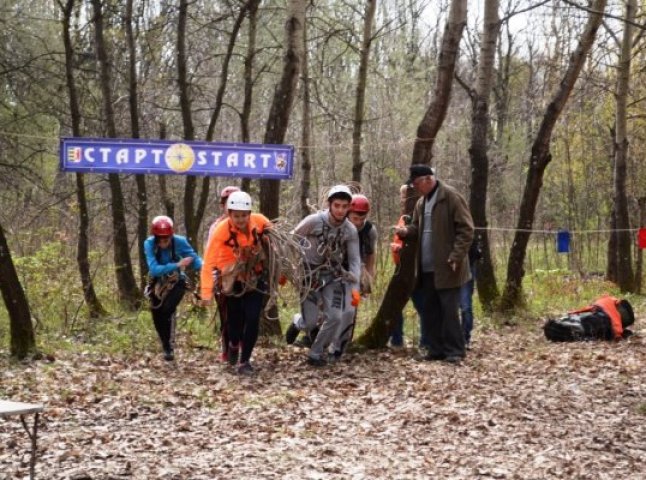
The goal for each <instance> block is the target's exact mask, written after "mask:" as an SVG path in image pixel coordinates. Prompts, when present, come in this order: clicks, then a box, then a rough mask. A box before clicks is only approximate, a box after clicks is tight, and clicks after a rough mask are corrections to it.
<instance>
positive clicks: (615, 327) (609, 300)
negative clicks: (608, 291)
mask: <svg viewBox="0 0 646 480" xmlns="http://www.w3.org/2000/svg"><path fill="white" fill-rule="evenodd" d="M619 302H620V300H619V299H618V298H615V297H611V296H610V295H604V296H603V297H601V298H600V299H599V300H597V301H596V302H594V303H593V304H592V305H588V306H587V307H584V308H582V309H580V310H576V311H574V312H570V313H583V312H592V311H594V310H596V309H601V310H603V312H604V313H605V314H606V315H608V317H609V318H610V326H611V327H612V334H613V336H614V337H615V340H621V338H622V334H623V333H624V326H623V324H622V323H621V314H620V313H619V310H618V309H617V304H618V303H619Z"/></svg>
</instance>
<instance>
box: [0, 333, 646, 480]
mask: <svg viewBox="0 0 646 480" xmlns="http://www.w3.org/2000/svg"><path fill="white" fill-rule="evenodd" d="M641 323H642V322H638V324H641ZM644 333H646V332H640V331H637V335H635V336H634V337H632V338H631V339H629V340H628V341H625V342H620V343H606V342H589V343H569V344H553V343H550V342H547V341H546V340H545V339H544V338H543V337H542V335H541V332H540V330H538V331H536V332H533V333H527V332H526V331H521V329H518V328H517V329H509V330H507V331H503V332H501V333H496V332H483V333H480V334H479V335H478V336H477V338H476V339H475V341H474V346H473V349H472V350H471V351H470V352H469V356H468V358H467V360H466V361H465V363H464V364H462V365H461V366H454V365H449V364H446V363H443V362H424V361H420V360H419V359H417V358H416V352H415V351H414V350H413V349H404V350H382V351H375V352H367V353H355V354H349V355H347V357H346V358H345V359H344V360H343V361H342V362H341V363H339V364H335V365H332V366H329V367H325V368H318V369H315V368H312V367H309V366H306V365H305V364H304V362H303V360H304V355H305V351H304V350H302V349H298V348H296V347H287V346H283V347H275V346H269V345H262V344H261V345H259V347H257V349H256V351H255V352H254V358H253V360H255V366H256V369H257V370H256V374H255V375H253V376H250V377H239V376H237V375H235V374H234V373H232V371H230V370H229V368H228V367H226V366H225V365H223V364H222V363H220V362H219V361H218V360H217V354H216V352H212V351H205V350H199V349H193V350H186V349H183V348H182V342H181V341H180V343H179V347H178V352H177V353H178V355H177V361H176V362H174V363H166V362H164V361H163V360H162V359H161V356H160V355H159V354H158V353H154V354H153V353H152V352H142V353H141V355H140V356H138V357H133V358H124V357H100V356H98V355H96V354H85V355H83V354H74V355H72V354H65V355H66V356H61V357H58V358H56V359H50V361H46V360H41V361H35V362H32V363H30V364H26V365H23V364H16V363H10V362H9V361H8V360H7V358H6V357H4V358H3V359H2V360H0V365H1V373H0V378H1V380H2V382H1V384H0V397H2V398H5V399H11V400H14V401H24V402H42V403H43V404H44V405H45V411H44V413H43V415H42V417H41V422H40V425H41V428H40V431H39V438H38V462H37V465H36V474H37V477H38V478H42V479H74V480H81V479H88V480H89V479H104V480H107V479H153V478H154V479H219V478H223V479H226V478H232V477H234V476H235V478H240V479H249V478H280V479H283V478H287V479H347V478H352V479H362V478H366V479H371V478H398V479H399V478H404V479H405V478H410V479H417V478H441V479H468V478H493V479H506V478H509V479H529V478H535V479H546V478H553V479H563V478H579V479H587V478H589V479H618V478H646V462H645V461H644V458H646V394H645V393H646V391H645V388H644V386H643V385H644V384H645V382H644V380H645V379H646V372H645V370H646V369H645V366H646V362H645V360H646V340H645V339H644ZM29 423H31V421H29ZM28 463H29V440H28V437H27V435H26V433H25V432H24V430H23V429H22V426H21V424H20V421H19V420H18V419H17V418H16V417H10V418H7V419H4V420H2V419H0V480H5V479H15V478H28V474H29V467H28Z"/></svg>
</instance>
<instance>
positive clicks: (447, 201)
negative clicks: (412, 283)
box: [396, 164, 474, 363]
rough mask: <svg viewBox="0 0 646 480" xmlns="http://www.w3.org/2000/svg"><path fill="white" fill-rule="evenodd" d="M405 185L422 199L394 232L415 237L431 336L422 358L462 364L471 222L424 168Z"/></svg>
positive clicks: (461, 203) (457, 198) (414, 169)
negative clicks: (462, 311) (408, 221)
mask: <svg viewBox="0 0 646 480" xmlns="http://www.w3.org/2000/svg"><path fill="white" fill-rule="evenodd" d="M408 183H409V184H410V185H412V186H413V187H414V188H415V189H416V190H417V192H418V193H419V194H420V195H421V197H420V199H419V200H418V201H417V204H416V205H415V209H414V211H413V220H412V222H411V224H410V225H408V226H404V227H398V228H397V229H396V233H397V234H398V235H399V236H400V237H402V238H405V237H407V236H410V235H415V236H417V238H418V243H417V245H418V247H417V258H416V262H417V268H416V272H417V276H418V277H417V282H418V288H420V289H421V290H422V291H423V294H424V301H423V310H422V322H423V323H424V325H425V327H426V331H427V332H428V337H429V338H428V339H429V345H428V353H427V355H426V357H425V358H426V359H427V360H446V361H447V362H449V363H460V362H461V361H462V359H463V358H464V357H465V354H466V349H465V342H464V334H463V332H462V326H461V324H460V314H459V306H460V287H461V286H462V284H464V283H466V282H467V281H468V280H469V278H470V277H471V273H470V271H469V259H468V256H467V252H468V251H469V246H470V245H471V243H472V241H473V235H474V229H473V219H472V218H471V214H470V213H469V208H468V206H467V202H466V200H465V199H464V197H463V196H462V195H461V194H460V193H459V192H458V191H457V190H456V189H454V188H453V187H451V186H449V185H447V184H446V183H444V182H440V181H438V180H437V179H436V178H435V172H434V171H433V169H432V168H431V167H429V166H428V165H421V164H418V165H412V166H411V167H410V178H409V179H408Z"/></svg>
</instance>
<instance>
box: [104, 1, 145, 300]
mask: <svg viewBox="0 0 646 480" xmlns="http://www.w3.org/2000/svg"><path fill="white" fill-rule="evenodd" d="M92 7H93V23H94V40H95V45H96V56H97V60H98V62H99V72H100V73H99V77H100V83H101V93H102V103H103V116H104V122H105V128H106V132H107V136H108V137H110V138H117V127H116V123H115V119H114V107H113V105H114V104H113V101H112V74H111V66H110V59H109V56H108V51H107V48H106V43H105V38H104V33H103V29H104V17H103V2H102V1H101V0H92ZM108 182H109V184H110V193H111V197H112V202H111V204H110V206H111V208H112V234H113V243H114V263H115V271H116V277H117V287H118V289H119V299H120V300H121V301H122V302H123V304H124V305H125V306H127V307H128V308H130V309H133V310H136V309H137V308H139V305H140V303H141V293H140V290H139V289H138V288H137V282H136V280H135V276H134V273H133V270H132V261H131V258H130V244H129V243H128V228H127V225H126V213H125V205H124V200H123V190H122V189H121V181H120V180H119V175H118V174H116V173H110V174H108Z"/></svg>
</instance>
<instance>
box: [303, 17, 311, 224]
mask: <svg viewBox="0 0 646 480" xmlns="http://www.w3.org/2000/svg"><path fill="white" fill-rule="evenodd" d="M308 62H309V59H308V54H307V22H305V23H304V24H303V75H302V77H303V83H302V85H303V128H302V129H301V174H302V177H301V196H300V200H301V202H300V203H301V216H302V217H303V218H304V217H306V216H307V215H309V214H310V207H309V204H308V201H309V198H310V186H311V175H312V160H311V157H310V155H311V153H312V149H311V148H310V146H311V143H312V140H311V121H312V111H311V109H310V79H309V65H308Z"/></svg>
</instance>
